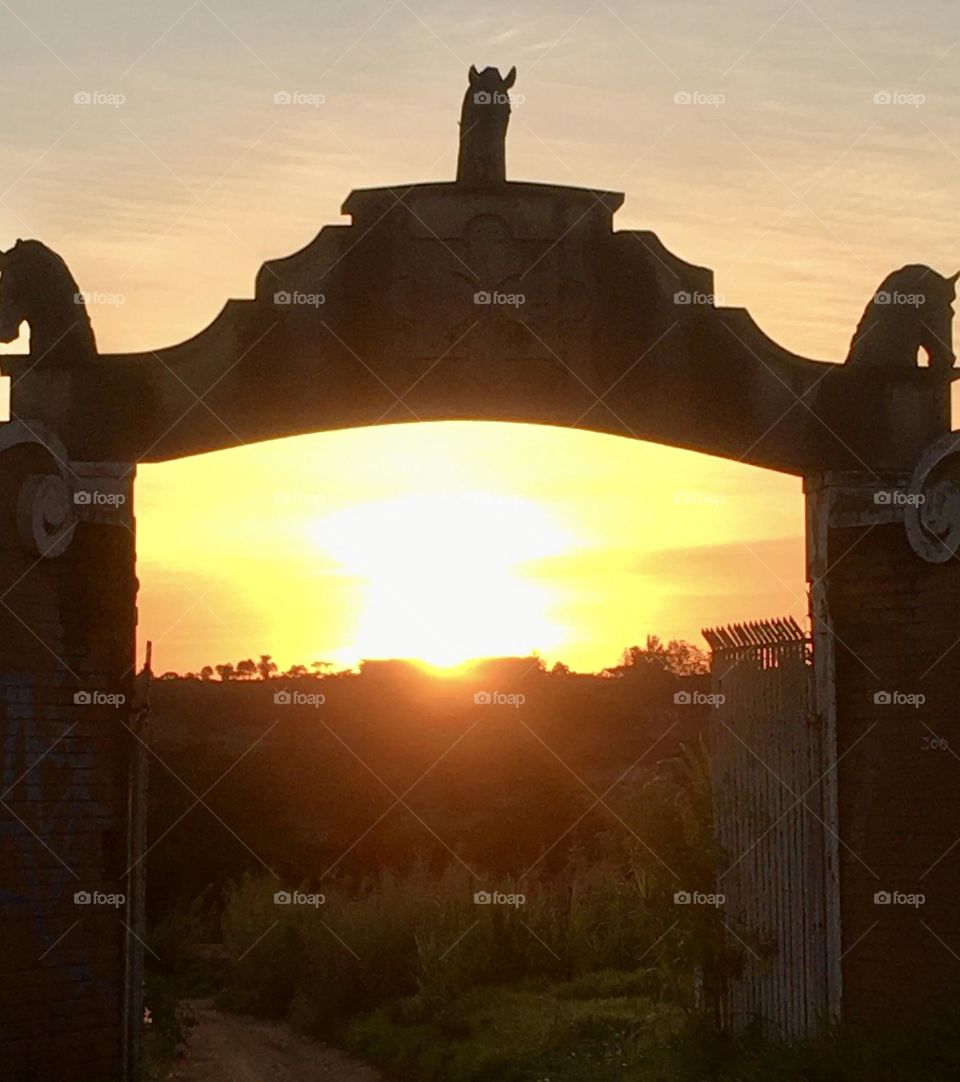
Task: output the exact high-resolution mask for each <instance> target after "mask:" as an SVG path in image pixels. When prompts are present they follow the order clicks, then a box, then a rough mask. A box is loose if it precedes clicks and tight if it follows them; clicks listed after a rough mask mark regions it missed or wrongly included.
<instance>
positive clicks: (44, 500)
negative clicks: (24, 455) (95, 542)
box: [17, 473, 77, 559]
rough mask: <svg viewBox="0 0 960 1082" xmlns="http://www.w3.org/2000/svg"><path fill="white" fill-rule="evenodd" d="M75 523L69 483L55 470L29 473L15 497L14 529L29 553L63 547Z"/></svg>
mask: <svg viewBox="0 0 960 1082" xmlns="http://www.w3.org/2000/svg"><path fill="white" fill-rule="evenodd" d="M76 525H77V514H76V511H75V509H74V506H73V491H72V489H71V486H70V485H69V484H68V483H67V482H66V481H65V480H64V479H63V478H62V477H61V476H60V475H59V474H57V473H46V474H31V475H30V476H29V477H27V478H26V479H25V480H24V482H23V484H22V485H21V486H20V493H19V495H18V497H17V533H18V534H19V537H20V541H21V543H22V544H23V546H24V548H25V549H26V550H27V552H29V553H30V554H31V555H36V556H42V557H46V558H47V559H52V558H53V557H55V556H62V555H63V553H65V552H66V551H67V548H68V547H69V545H70V541H71V540H72V538H73V531H74V529H75V528H76Z"/></svg>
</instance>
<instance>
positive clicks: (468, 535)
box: [313, 492, 572, 666]
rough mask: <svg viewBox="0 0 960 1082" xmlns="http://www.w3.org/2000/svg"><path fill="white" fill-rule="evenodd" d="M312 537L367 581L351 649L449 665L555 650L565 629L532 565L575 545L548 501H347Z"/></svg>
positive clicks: (347, 657) (458, 496) (488, 497)
mask: <svg viewBox="0 0 960 1082" xmlns="http://www.w3.org/2000/svg"><path fill="white" fill-rule="evenodd" d="M313 537H314V540H315V541H316V543H317V545H318V547H319V548H320V549H322V550H323V551H325V552H327V553H330V554H331V555H333V556H334V558H335V559H337V560H338V561H339V563H340V564H341V565H342V567H343V570H344V572H345V573H347V574H351V575H356V576H358V577H359V578H360V580H361V586H360V589H361V594H362V600H361V607H360V613H359V616H358V620H357V626H356V629H355V631H354V640H353V646H352V647H351V648H350V651H349V653H348V652H344V653H343V655H342V656H340V657H339V658H338V660H340V661H344V662H347V663H349V662H350V661H351V660H352V658H353V657H355V656H356V653H357V652H359V653H360V654H361V655H362V656H363V657H369V658H382V657H396V656H398V655H402V656H406V657H413V658H417V659H419V660H422V661H426V662H429V663H430V664H433V665H440V666H448V665H454V664H456V663H458V662H462V661H466V660H467V659H469V658H473V657H483V656H489V655H494V654H504V653H509V654H514V653H515V654H526V653H529V652H530V651H532V650H534V649H539V650H553V649H554V648H555V647H556V646H557V644H558V643H559V642H560V641H562V638H563V630H562V628H560V627H559V626H557V624H555V623H554V622H553V620H551V618H550V608H551V600H552V599H551V597H550V595H549V592H548V591H547V590H546V589H545V588H544V587H543V586H542V585H538V584H537V583H535V582H532V581H529V580H528V579H526V578H525V577H524V564H525V563H527V562H529V561H532V560H536V559H543V558H544V557H549V556H558V555H562V554H564V553H566V552H568V551H569V550H570V547H571V540H572V539H571V538H570V537H569V536H568V535H567V533H566V532H565V531H564V529H563V528H562V526H561V525H560V524H559V523H557V522H556V521H554V520H553V518H552V516H551V515H550V514H549V513H548V512H547V511H546V510H544V509H543V508H542V507H537V506H536V505H534V504H532V503H530V502H527V501H524V500H521V499H516V498H510V497H505V496H499V495H495V494H492V493H486V492H472V493H471V492H465V493H455V494H448V495H427V496H407V497H405V498H403V499H398V500H391V501H387V502H380V503H372V504H365V505H361V506H358V507H351V508H346V509H344V510H342V511H337V512H334V513H332V514H331V515H328V516H327V517H325V518H324V519H322V520H321V521H320V522H318V523H317V526H316V528H315V530H314V531H313Z"/></svg>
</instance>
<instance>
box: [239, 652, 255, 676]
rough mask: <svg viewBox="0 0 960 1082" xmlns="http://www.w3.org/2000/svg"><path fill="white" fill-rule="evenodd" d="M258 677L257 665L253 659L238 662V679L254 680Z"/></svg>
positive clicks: (248, 658)
mask: <svg viewBox="0 0 960 1082" xmlns="http://www.w3.org/2000/svg"><path fill="white" fill-rule="evenodd" d="M256 675H257V663H256V662H255V661H254V660H253V658H252V657H247V658H244V659H243V661H238V662H237V679H238V680H252V679H253V678H254V677H255V676H256Z"/></svg>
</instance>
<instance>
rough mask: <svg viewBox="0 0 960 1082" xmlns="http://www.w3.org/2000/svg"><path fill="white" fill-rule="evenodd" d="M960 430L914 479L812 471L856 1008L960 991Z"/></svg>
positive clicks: (843, 938)
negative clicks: (958, 466) (959, 466)
mask: <svg viewBox="0 0 960 1082" xmlns="http://www.w3.org/2000/svg"><path fill="white" fill-rule="evenodd" d="M956 441H957V437H956V435H951V436H947V437H945V438H944V439H943V440H941V441H939V443H938V444H937V445H935V447H934V448H932V449H931V451H930V452H928V454H927V455H926V456H925V457H924V460H923V461H922V462H921V463H920V465H919V466H918V468H917V470H916V472H915V473H914V475H913V476H912V477H911V476H910V475H909V474H905V473H890V474H878V473H868V472H866V471H865V472H862V473H831V474H823V475H820V476H818V477H815V478H808V479H807V481H806V492H807V514H808V577H809V581H810V593H811V616H812V625H813V634H814V642H815V650H814V657H815V666H816V681H815V682H816V689H817V691H816V697H817V708H818V714H819V717H820V721H821V723H822V724H823V726H824V731H825V735H826V739H827V743H828V745H829V744H833V746H834V753H833V755H832V757H831V755H830V753H829V752H828V754H827V759H828V760H829V761H828V762H827V763H826V764H825V769H830V770H831V771H833V772H835V774H836V785H833V786H829V787H828V789H829V790H830V791H832V792H833V793H834V794H835V798H836V808H835V809H834V810H833V812H832V814H831V813H830V812H828V814H827V816H826V818H827V820H828V825H829V826H830V828H831V831H832V838H833V845H832V846H831V849H832V854H831V864H833V865H835V868H832V869H831V875H835V883H836V896H835V898H834V899H832V900H831V905H830V910H829V913H830V926H829V931H830V934H831V961H832V972H833V984H834V987H833V988H832V990H831V991H832V994H831V1000H832V1001H833V1002H834V1003H835V1004H836V1006H837V1007H839V1011H840V1014H841V1015H842V1017H843V1018H845V1019H849V1020H863V1021H866V1020H870V1021H873V1022H876V1021H877V1020H879V1019H882V1018H884V1017H891V1018H893V1017H896V1018H902V1017H904V1016H905V1015H906V1014H908V1013H910V1012H913V1011H917V1010H922V1009H924V1008H930V1007H935V1006H936V1005H937V1004H938V1003H940V1002H942V1001H944V1000H946V999H948V998H949V997H954V998H955V997H956V996H957V995H958V994H960V910H958V907H957V899H958V898H960V844H958V840H960V715H958V711H957V689H958V686H960V604H958V601H960V560H958V559H957V558H956V556H953V555H952V552H953V551H955V550H956V540H957V531H958V530H960V514H958V511H960V501H958V497H960V490H958V488H957V485H956V483H955V481H954V477H955V476H957V474H956V471H955V466H954V464H955V463H956V461H957V459H956V457H955V455H954V452H955V450H956V447H957V442H956ZM831 819H832V820H833V821H832V822H831V821H830V820H831Z"/></svg>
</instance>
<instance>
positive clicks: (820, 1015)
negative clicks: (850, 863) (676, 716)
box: [703, 618, 835, 1037]
mask: <svg viewBox="0 0 960 1082" xmlns="http://www.w3.org/2000/svg"><path fill="white" fill-rule="evenodd" d="M703 634H704V637H705V638H706V640H707V642H708V644H709V645H710V648H711V650H712V653H713V663H712V673H713V691H714V694H715V695H716V696H717V706H716V707H715V711H714V716H713V720H712V723H711V736H710V743H711V753H712V759H713V778H714V814H715V821H716V830H717V835H718V840H719V842H720V845H721V846H722V848H723V850H724V852H725V856H724V858H723V861H722V864H721V868H720V870H719V875H718V891H719V892H721V893H722V894H724V895H725V897H726V901H725V906H724V919H725V923H726V926H727V929H728V932H729V933H730V936H731V942H732V943H735V944H736V943H737V941H739V943H738V949H739V950H740V951H741V952H742V956H743V968H742V972H741V973H740V975H739V976H738V977H736V978H733V979H730V980H728V982H727V985H726V988H725V991H724V995H723V1002H722V1014H723V1018H724V1022H725V1024H727V1025H728V1026H730V1027H732V1028H735V1029H743V1028H746V1027H748V1026H751V1025H756V1026H759V1027H760V1028H761V1029H762V1030H763V1031H764V1032H766V1033H768V1034H769V1035H771V1036H779V1037H802V1036H805V1035H809V1034H811V1033H813V1032H815V1031H816V1029H817V1027H818V1025H819V1023H821V1022H822V1020H823V1019H824V1017H825V1016H826V1014H827V1010H828V1000H829V996H828V983H829V973H830V966H829V960H828V942H829V937H828V936H827V921H828V919H829V913H830V912H831V907H830V906H829V905H828V904H827V900H828V892H829V891H830V890H832V889H834V888H833V886H832V885H831V884H830V882H829V879H830V877H829V874H828V867H827V845H828V840H829V839H828V837H827V831H826V829H825V823H824V811H823V809H824V799H825V791H824V790H825V786H827V785H830V784H833V783H834V781H835V778H834V772H833V771H831V770H829V769H828V768H829V764H828V763H827V762H825V759H824V751H825V749H824V746H823V744H824V741H823V739H822V732H821V725H820V723H819V720H818V718H817V717H816V715H815V712H814V708H813V703H814V698H813V667H812V647H811V641H810V638H809V637H808V636H807V635H806V634H805V632H804V630H803V629H802V628H801V627H800V625H799V624H797V623H796V621H795V620H793V619H791V618H787V619H783V620H768V621H763V622H759V623H751V624H743V625H739V624H738V625H731V626H728V627H723V628H713V629H707V630H705V631H704V633H703Z"/></svg>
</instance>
